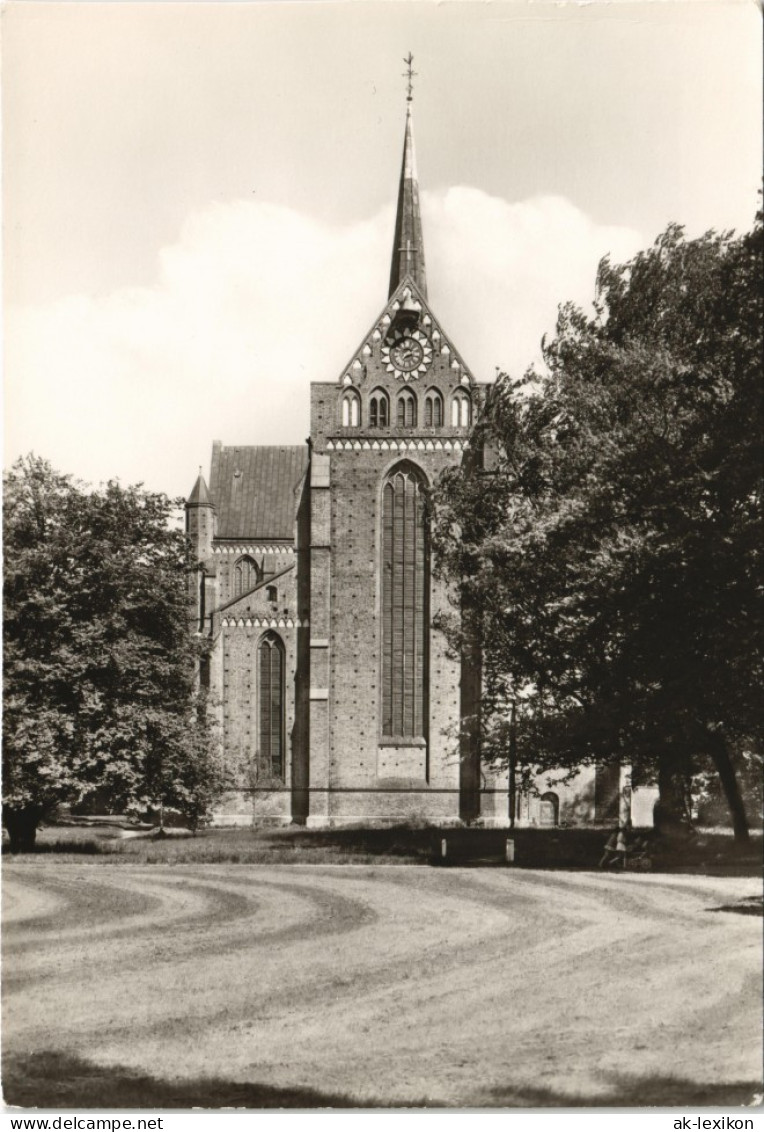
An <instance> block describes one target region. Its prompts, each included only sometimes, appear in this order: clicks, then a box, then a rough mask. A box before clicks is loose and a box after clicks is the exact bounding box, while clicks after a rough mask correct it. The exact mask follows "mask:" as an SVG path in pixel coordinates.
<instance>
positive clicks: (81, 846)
mask: <svg viewBox="0 0 764 1132" xmlns="http://www.w3.org/2000/svg"><path fill="white" fill-rule="evenodd" d="M113 852H114V850H113V849H112V848H111V846H110V845H104V843H103V842H102V841H38V842H37V843H36V844H35V846H34V848H33V849H20V850H19V849H17V850H13V849H11V847H10V845H9V843H8V842H7V841H4V842H3V856H4V857H5V856H8V857H11V858H20V857H36V856H37V855H38V854H41V853H42V854H48V853H65V854H66V855H67V856H72V855H74V856H80V857H100V856H108V855H109V854H110V853H113Z"/></svg>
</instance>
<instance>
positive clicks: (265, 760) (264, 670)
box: [257, 633, 284, 778]
mask: <svg viewBox="0 0 764 1132" xmlns="http://www.w3.org/2000/svg"><path fill="white" fill-rule="evenodd" d="M257 663H258V669H259V673H258V675H259V683H260V695H259V707H260V711H259V716H260V758H259V766H258V770H259V772H260V773H261V774H265V775H267V776H269V777H273V778H283V777H284V646H283V645H282V643H281V641H280V640H279V638H278V637H277V636H276V634H275V633H266V634H265V636H264V637H263V638H262V640H261V641H260V645H259V647H258V650H257Z"/></svg>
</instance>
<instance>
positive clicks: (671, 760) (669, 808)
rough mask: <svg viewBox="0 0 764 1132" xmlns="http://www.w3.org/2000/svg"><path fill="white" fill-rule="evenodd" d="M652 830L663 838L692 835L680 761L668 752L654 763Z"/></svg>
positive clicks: (662, 754)
mask: <svg viewBox="0 0 764 1132" xmlns="http://www.w3.org/2000/svg"><path fill="white" fill-rule="evenodd" d="M655 829H656V832H657V833H658V834H659V835H661V836H664V837H674V838H685V837H688V836H689V835H690V833H691V832H692V822H691V821H690V814H689V812H688V808H687V775H686V772H685V767H684V760H683V759H681V758H678V757H677V755H676V753H675V752H674V751H672V750H665V751H662V752H661V754H660V758H659V762H658V802H657V804H656V807H655Z"/></svg>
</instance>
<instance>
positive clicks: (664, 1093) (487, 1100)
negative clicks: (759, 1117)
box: [474, 1074, 762, 1108]
mask: <svg viewBox="0 0 764 1132" xmlns="http://www.w3.org/2000/svg"><path fill="white" fill-rule="evenodd" d="M605 1081H606V1084H607V1091H605V1092H602V1093H599V1094H598V1095H597V1096H589V1097H588V1096H585V1095H584V1096H579V1095H577V1094H566V1093H557V1092H552V1091H551V1090H547V1089H517V1088H514V1087H513V1086H512V1085H508V1086H504V1087H501V1088H498V1089H490V1090H488V1091H487V1092H486V1093H484V1094H481V1095H478V1096H477V1097H475V1098H474V1103H475V1104H476V1105H478V1106H479V1107H488V1108H494V1107H496V1108H694V1107H696V1106H697V1107H702V1108H711V1107H719V1108H730V1107H733V1106H734V1107H738V1106H742V1105H753V1104H757V1103H759V1104H760V1103H761V1101H760V1098H761V1092H762V1083H761V1082H760V1081H729V1082H725V1083H719V1084H714V1083H708V1082H706V1083H700V1082H698V1081H687V1080H685V1079H684V1078H681V1077H668V1076H667V1077H662V1076H659V1075H654V1076H644V1077H624V1076H621V1075H619V1074H607V1075H606V1076H605Z"/></svg>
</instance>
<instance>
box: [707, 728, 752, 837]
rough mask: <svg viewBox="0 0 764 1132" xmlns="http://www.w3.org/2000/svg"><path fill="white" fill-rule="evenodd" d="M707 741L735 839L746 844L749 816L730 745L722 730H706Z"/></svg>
mask: <svg viewBox="0 0 764 1132" xmlns="http://www.w3.org/2000/svg"><path fill="white" fill-rule="evenodd" d="M706 742H707V744H708V753H709V754H710V756H711V758H712V759H713V763H714V766H715V767H716V773H717V774H718V775H719V781H720V782H721V784H722V789H723V790H724V796H725V798H726V799H727V805H728V806H729V810H730V816H731V817H732V828H733V831H734V833H735V841H737V842H741V843H743V844H744V843H745V842H747V841H748V840H749V829H748V816H747V814H746V812H745V802H744V801H743V795H742V794H741V793H740V785H739V783H738V780H737V775H736V774H735V767H734V766H733V764H732V758H731V755H730V749H729V745H728V743H727V740H726V739H725V737H724V735H723V733H722V732H721V731H711V730H710V729H707V730H706Z"/></svg>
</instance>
